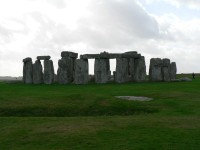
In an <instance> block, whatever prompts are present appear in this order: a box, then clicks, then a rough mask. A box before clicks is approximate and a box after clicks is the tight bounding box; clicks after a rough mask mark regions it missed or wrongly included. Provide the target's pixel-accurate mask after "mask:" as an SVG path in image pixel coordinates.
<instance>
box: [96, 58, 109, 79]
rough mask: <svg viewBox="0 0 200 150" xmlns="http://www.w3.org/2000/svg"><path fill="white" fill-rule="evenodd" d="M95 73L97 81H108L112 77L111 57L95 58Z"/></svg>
mask: <svg viewBox="0 0 200 150" xmlns="http://www.w3.org/2000/svg"><path fill="white" fill-rule="evenodd" d="M94 75H95V82H96V83H107V82H108V81H109V77H110V62H109V59H103V58H102V59H98V58H97V59H95V63H94Z"/></svg>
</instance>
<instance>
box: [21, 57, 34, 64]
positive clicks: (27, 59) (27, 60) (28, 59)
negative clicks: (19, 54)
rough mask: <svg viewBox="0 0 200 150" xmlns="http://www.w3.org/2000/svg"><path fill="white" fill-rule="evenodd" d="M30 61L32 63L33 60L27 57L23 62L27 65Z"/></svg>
mask: <svg viewBox="0 0 200 150" xmlns="http://www.w3.org/2000/svg"><path fill="white" fill-rule="evenodd" d="M29 61H32V58H30V57H27V58H24V59H23V62H24V63H25V62H29Z"/></svg>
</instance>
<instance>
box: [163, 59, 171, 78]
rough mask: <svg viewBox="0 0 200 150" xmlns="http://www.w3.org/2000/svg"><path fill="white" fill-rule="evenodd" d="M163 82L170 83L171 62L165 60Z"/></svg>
mask: <svg viewBox="0 0 200 150" xmlns="http://www.w3.org/2000/svg"><path fill="white" fill-rule="evenodd" d="M162 75H163V81H170V60H169V59H167V58H165V59H163V60H162Z"/></svg>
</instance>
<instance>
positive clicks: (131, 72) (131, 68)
mask: <svg viewBox="0 0 200 150" xmlns="http://www.w3.org/2000/svg"><path fill="white" fill-rule="evenodd" d="M128 64H129V66H128V74H129V76H130V80H131V81H134V72H135V59H134V58H130V59H129V62H128Z"/></svg>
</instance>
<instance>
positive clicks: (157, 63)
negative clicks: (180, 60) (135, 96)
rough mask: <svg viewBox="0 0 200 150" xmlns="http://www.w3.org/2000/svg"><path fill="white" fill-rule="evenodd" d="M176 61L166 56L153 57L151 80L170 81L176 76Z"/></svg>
mask: <svg viewBox="0 0 200 150" xmlns="http://www.w3.org/2000/svg"><path fill="white" fill-rule="evenodd" d="M176 71H177V69H176V63H175V62H172V63H171V64H170V60H169V59H167V58H165V59H161V58H152V59H151V60H150V67H149V79H150V81H170V80H172V79H175V78H176Z"/></svg>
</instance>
